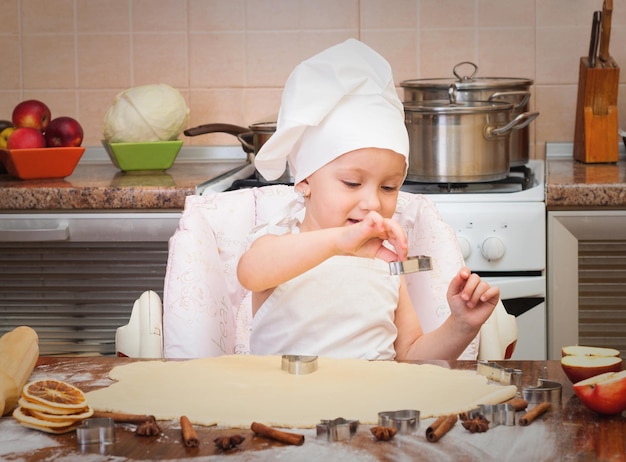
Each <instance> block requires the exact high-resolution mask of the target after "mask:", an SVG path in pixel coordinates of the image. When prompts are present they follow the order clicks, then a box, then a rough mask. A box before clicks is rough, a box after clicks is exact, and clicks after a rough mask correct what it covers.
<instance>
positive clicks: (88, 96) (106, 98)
mask: <svg viewBox="0 0 626 462" xmlns="http://www.w3.org/2000/svg"><path fill="white" fill-rule="evenodd" d="M117 94H118V91H116V90H80V91H79V92H78V101H77V106H78V119H77V120H78V121H79V122H80V124H81V126H82V127H83V131H84V132H85V133H84V140H83V144H84V145H86V146H99V145H100V141H101V140H102V129H103V124H104V115H105V114H106V111H107V110H108V109H109V107H110V106H111V104H112V103H113V100H114V99H115V96H116V95H117Z"/></svg>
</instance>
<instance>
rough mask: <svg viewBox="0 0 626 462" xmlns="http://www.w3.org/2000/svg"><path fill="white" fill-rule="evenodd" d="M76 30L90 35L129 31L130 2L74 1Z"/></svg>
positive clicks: (124, 0)
mask: <svg viewBox="0 0 626 462" xmlns="http://www.w3.org/2000/svg"><path fill="white" fill-rule="evenodd" d="M76 28H77V30H78V32H79V33H80V32H86V33H91V34H102V33H114V32H128V31H130V0H98V1H96V2H94V1H93V0H76Z"/></svg>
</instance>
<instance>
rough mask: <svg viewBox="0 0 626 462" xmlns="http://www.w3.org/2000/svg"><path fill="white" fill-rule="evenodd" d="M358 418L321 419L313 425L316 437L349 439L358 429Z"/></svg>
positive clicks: (333, 439)
mask: <svg viewBox="0 0 626 462" xmlns="http://www.w3.org/2000/svg"><path fill="white" fill-rule="evenodd" d="M358 428H359V421H358V420H348V419H344V418H343V417H338V418H336V419H332V420H321V421H320V423H319V424H317V425H316V426H315V430H316V432H317V437H318V438H322V439H327V440H328V441H346V440H349V439H350V438H351V437H352V436H353V435H354V434H355V433H356V431H357V430H358Z"/></svg>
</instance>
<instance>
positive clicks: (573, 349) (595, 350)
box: [561, 345, 620, 356]
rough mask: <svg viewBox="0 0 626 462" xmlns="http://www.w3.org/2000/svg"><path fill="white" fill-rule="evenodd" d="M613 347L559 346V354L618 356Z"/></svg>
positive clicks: (617, 351) (618, 352)
mask: <svg viewBox="0 0 626 462" xmlns="http://www.w3.org/2000/svg"><path fill="white" fill-rule="evenodd" d="M619 354H620V351H619V350H616V349H615V348H605V347H592V346H582V345H572V346H566V347H563V348H561V356H567V355H573V356H619Z"/></svg>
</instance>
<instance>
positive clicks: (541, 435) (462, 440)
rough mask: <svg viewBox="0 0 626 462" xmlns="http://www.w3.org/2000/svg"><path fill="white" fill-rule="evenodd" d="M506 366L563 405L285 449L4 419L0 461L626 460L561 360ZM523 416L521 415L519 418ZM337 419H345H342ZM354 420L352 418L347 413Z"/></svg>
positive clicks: (50, 369)
mask: <svg viewBox="0 0 626 462" xmlns="http://www.w3.org/2000/svg"><path fill="white" fill-rule="evenodd" d="M129 361H133V360H131V359H128V358H111V357H106V358H105V357H97V358H96V357H89V358H87V357H41V358H40V360H39V362H38V364H37V368H36V369H35V371H34V372H33V375H32V377H31V379H32V380H36V379H43V378H53V379H57V380H64V381H67V382H69V383H72V384H74V385H76V386H78V387H79V388H81V389H82V390H84V391H90V390H93V389H97V388H101V387H103V386H107V385H108V384H109V383H111V381H110V380H109V379H108V378H107V373H108V371H109V370H110V369H111V368H112V367H114V366H115V365H119V364H124V363H127V362H129ZM448 364H449V366H450V367H452V368H457V369H475V368H476V363H475V362H473V361H452V362H450V363H448ZM501 364H502V365H505V366H507V367H514V368H519V369H522V371H523V382H524V383H523V386H524V387H525V386H530V385H535V384H536V381H537V377H544V378H548V379H550V380H554V381H557V382H560V383H562V384H563V391H562V401H561V406H560V407H557V408H553V409H552V410H550V411H548V413H546V414H544V415H543V416H542V417H541V418H539V419H538V420H536V421H535V422H533V423H532V424H531V425H529V426H526V427H522V426H519V425H517V424H516V425H515V426H505V425H499V426H496V427H493V428H490V429H489V430H488V431H487V432H485V433H473V434H472V433H469V432H468V431H467V430H465V429H464V428H463V427H462V426H461V425H460V424H459V423H457V424H456V425H455V427H454V428H453V429H452V430H451V431H450V432H449V433H448V434H447V435H445V436H444V437H443V438H442V439H441V440H440V441H438V442H437V443H430V442H428V441H427V440H426V438H425V430H426V428H427V427H428V425H429V423H431V422H432V421H433V420H434V419H425V420H422V421H421V422H420V425H419V428H418V430H417V432H416V433H415V434H413V435H398V436H396V437H395V438H394V439H393V440H391V441H390V442H377V441H375V440H374V438H373V436H372V435H371V433H370V431H369V427H368V426H364V425H361V426H360V427H359V430H358V432H357V434H356V435H355V436H354V437H353V438H352V439H350V440H349V441H345V442H328V441H325V440H321V439H317V438H316V435H315V430H314V429H306V430H301V431H299V430H292V431H294V432H295V431H298V432H299V433H302V434H304V435H305V443H304V445H302V446H284V445H281V444H280V443H274V442H272V441H270V440H267V439H265V438H262V437H259V436H255V435H254V434H253V433H252V432H251V431H250V430H248V429H245V430H242V429H228V428H216V427H200V426H196V427H195V428H196V429H197V432H198V435H199V437H200V446H199V447H198V448H192V449H190V448H186V447H185V446H184V445H183V444H182V439H181V431H180V425H179V422H178V421H166V422H159V425H160V427H161V429H162V434H161V435H160V436H156V437H139V436H136V435H135V433H134V430H135V426H133V425H130V424H117V425H116V433H115V436H116V441H115V443H114V444H110V445H99V444H90V445H84V446H82V447H81V446H80V445H79V444H78V442H77V439H76V434H75V433H74V432H70V433H66V434H63V435H49V434H46V433H41V432H38V431H35V430H29V429H27V428H24V427H22V426H20V425H19V424H18V423H17V421H16V420H15V419H13V418H12V417H10V416H5V417H3V418H2V419H0V460H22V461H35V460H41V459H46V460H55V459H57V458H60V459H62V460H68V459H69V460H71V459H73V458H74V457H76V459H79V458H80V457H81V456H85V455H87V454H89V460H90V461H98V460H116V461H117V460H124V459H131V460H157V459H170V460H171V459H186V458H195V457H197V458H202V459H203V460H229V461H230V460H232V461H263V460H268V461H269V460H272V461H273V460H277V459H279V458H280V459H281V460H298V461H307V460H323V459H327V460H348V461H349V460H355V461H359V460H370V461H371V460H383V461H386V460H389V461H392V460H398V459H403V460H444V461H445V460H450V461H457V460H469V461H481V462H484V461H489V460H493V461H496V460H497V461H502V460H533V461H542V460H546V461H547V460H577V461H580V460H585V461H587V460H624V457H626V416H625V415H624V414H622V415H621V416H610V417H607V416H598V415H596V414H594V413H593V412H591V411H589V410H588V409H587V408H585V407H584V406H583V405H582V404H581V403H580V402H579V400H578V398H577V397H576V396H575V395H574V393H573V390H572V386H571V384H570V382H569V381H568V379H567V378H566V377H565V375H564V374H563V372H562V370H561V366H560V364H559V362H558V361H502V362H501ZM520 415H521V413H518V416H517V418H519V416H520ZM337 417H338V416H337ZM345 417H348V416H345ZM233 434H240V435H242V436H244V437H245V440H244V442H243V443H242V444H241V445H240V446H239V447H238V448H236V449H231V450H228V451H222V450H219V449H217V448H216V447H215V445H214V443H213V440H214V439H215V438H216V437H217V436H222V435H233Z"/></svg>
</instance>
